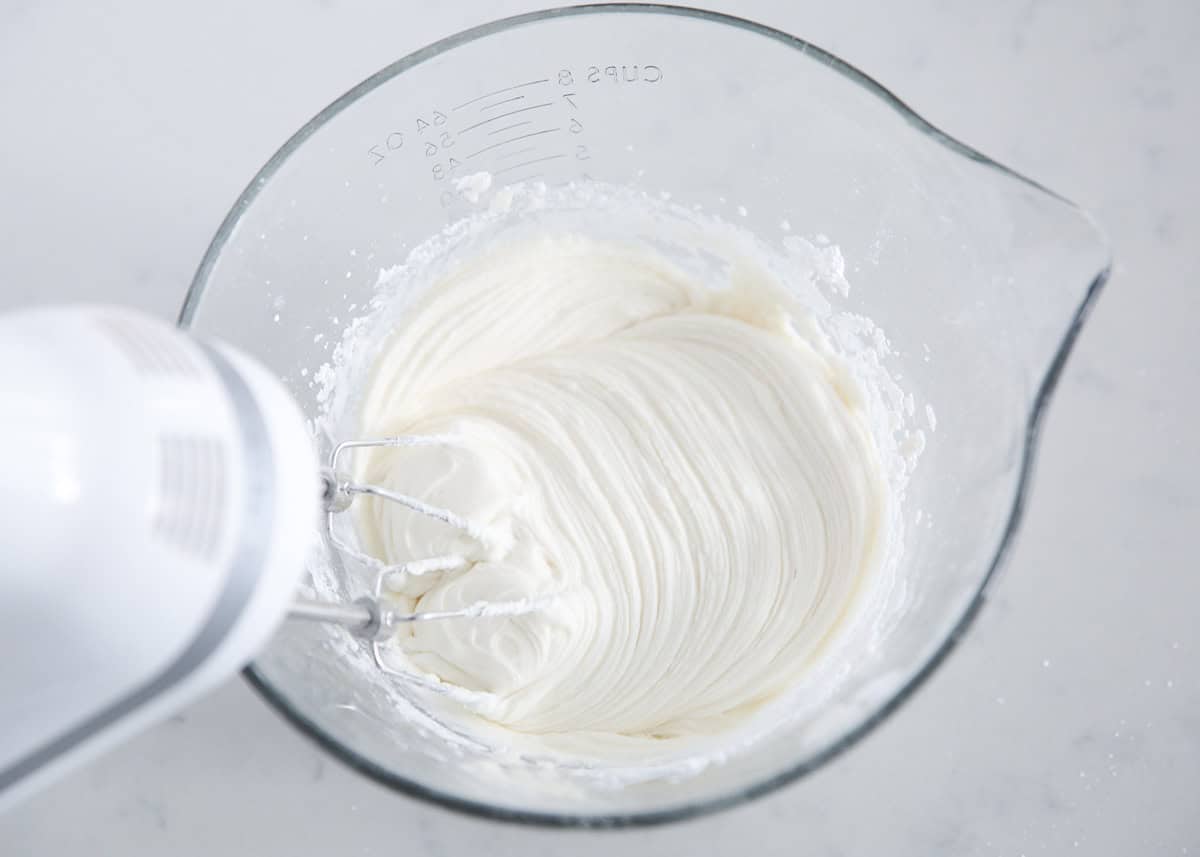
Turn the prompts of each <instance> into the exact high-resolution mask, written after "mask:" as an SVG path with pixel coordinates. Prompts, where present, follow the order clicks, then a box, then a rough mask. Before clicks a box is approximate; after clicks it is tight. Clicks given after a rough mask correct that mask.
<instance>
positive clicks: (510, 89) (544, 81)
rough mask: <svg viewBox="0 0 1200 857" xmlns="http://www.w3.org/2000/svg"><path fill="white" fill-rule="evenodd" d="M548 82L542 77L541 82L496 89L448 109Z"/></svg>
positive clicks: (459, 107)
mask: <svg viewBox="0 0 1200 857" xmlns="http://www.w3.org/2000/svg"><path fill="white" fill-rule="evenodd" d="M549 82H550V78H548V77H544V78H542V79H541V80H531V81H529V82H528V83H518V84H516V85H515V86H506V87H504V88H503V89H497V90H494V91H492V92H488V93H485V94H484V95H477V96H476V97H474V98H472V99H471V100H470V101H464V102H463V103H462V104H460V105H458V106H457V107H452V108H450V109H451V110H462V109H463V108H464V107H467V106H468V105H471V104H474V103H475V102H476V101H483V100H484V99H485V98H491V97H492V96H493V95H500V94H501V93H504V92H512V91H513V90H514V89H524V88H525V87H527V86H537V85H538V84H539V83H549Z"/></svg>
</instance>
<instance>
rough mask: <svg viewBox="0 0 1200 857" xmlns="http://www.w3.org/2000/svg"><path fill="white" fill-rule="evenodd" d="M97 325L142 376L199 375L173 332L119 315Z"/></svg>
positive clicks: (108, 316) (198, 368) (192, 355)
mask: <svg viewBox="0 0 1200 857" xmlns="http://www.w3.org/2000/svg"><path fill="white" fill-rule="evenodd" d="M99 324H100V326H101V327H102V328H103V329H104V331H105V333H107V334H108V336H109V338H110V339H111V340H112V341H113V342H114V343H116V345H117V347H118V348H120V349H121V351H122V352H123V353H124V354H125V356H126V357H127V358H129V362H130V363H132V364H133V366H134V368H136V369H137V370H138V371H139V372H141V373H143V374H146V375H177V376H185V377H196V376H198V375H199V374H200V366H199V364H198V363H197V361H196V356H195V355H194V354H193V353H192V352H191V351H190V350H189V349H188V347H187V346H186V345H184V344H183V343H182V342H180V341H179V338H177V337H176V336H175V335H174V331H171V330H163V329H160V328H159V327H158V326H156V325H154V324H148V323H147V322H145V321H143V320H142V319H139V318H133V317H130V316H122V315H106V316H103V317H102V318H100V319H99Z"/></svg>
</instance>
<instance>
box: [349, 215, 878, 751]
mask: <svg viewBox="0 0 1200 857" xmlns="http://www.w3.org/2000/svg"><path fill="white" fill-rule="evenodd" d="M361 434H362V435H363V436H372V437H378V436H385V435H394V434H416V435H431V436H432V435H436V436H445V437H447V438H449V439H450V442H447V443H435V444H433V445H421V446H413V447H403V448H386V449H376V450H373V451H369V452H365V453H363V454H360V456H359V458H358V474H357V475H358V476H360V477H361V478H364V479H366V480H369V481H372V482H374V483H376V484H379V485H383V486H385V487H387V488H390V489H392V490H395V491H401V492H404V493H407V494H410V495H413V496H416V497H419V498H421V499H422V500H423V501H426V502H428V503H431V504H435V505H439V506H443V507H446V508H448V509H452V510H454V511H455V512H456V513H457V514H459V515H461V516H464V517H465V518H467V519H468V520H469V521H470V522H471V527H472V529H473V531H474V532H473V534H467V533H465V532H463V531H461V530H456V529H453V528H451V527H448V526H447V525H446V524H444V523H441V522H439V521H436V520H434V519H432V518H429V517H427V516H423V515H420V514H417V513H413V512H410V511H407V510H405V509H403V508H402V507H400V506H398V505H396V504H394V503H389V502H387V501H383V500H378V499H368V498H363V499H362V501H360V502H359V503H357V504H356V509H357V512H356V515H357V517H356V524H357V530H358V534H359V537H360V540H361V542H362V545H363V547H364V548H365V549H366V550H367V551H368V552H370V553H372V554H374V555H376V556H378V557H380V558H382V559H384V560H385V561H387V562H389V563H403V562H409V561H413V560H423V559H426V558H430V557H434V558H439V557H454V558H459V559H461V561H462V562H461V564H460V566H459V567H458V568H455V569H453V570H449V571H447V570H436V569H431V568H430V567H429V566H435V567H436V566H437V565H443V564H445V563H437V562H435V563H429V564H427V565H426V567H421V566H417V567H416V569H415V570H416V571H418V572H421V573H410V574H407V575H405V576H404V579H403V580H402V581H400V582H399V585H398V586H397V596H396V597H397V599H398V601H399V602H400V606H401V607H402V608H403V609H415V610H419V611H443V610H458V609H464V608H470V609H472V610H474V611H475V612H476V613H478V612H479V611H478V610H477V609H476V608H475V605H477V604H479V603H481V602H491V603H496V604H498V605H500V607H499V608H498V609H497V611H496V612H497V613H498V614H499V615H488V616H483V617H480V616H473V617H471V618H461V619H445V620H439V621H429V622H423V623H415V624H412V625H408V626H405V627H404V628H402V629H401V631H400V632H399V634H398V636H397V638H396V640H395V649H394V652H393V654H394V656H395V658H396V659H397V663H399V664H402V665H404V666H405V667H406V668H409V669H413V670H415V671H418V672H421V673H425V674H427V675H428V676H431V677H434V678H436V679H437V680H438V681H439V682H440V683H441V684H442V685H443V686H445V687H447V688H450V689H452V690H453V691H454V694H453V696H454V698H455V699H456V700H459V701H460V702H461V703H462V704H463V705H465V706H466V707H467V708H469V709H470V710H472V711H474V712H475V713H477V714H478V715H480V716H482V717H484V718H486V719H487V720H489V721H492V722H493V723H496V724H499V725H501V726H503V727H507V728H508V729H510V730H514V731H515V732H519V733H527V734H531V735H547V736H549V735H553V736H554V738H555V740H556V741H558V743H559V746H561V745H562V739H564V737H565V738H567V739H569V741H568V744H570V746H572V747H573V748H574V749H576V750H578V751H579V752H582V753H585V754H587V753H589V752H591V753H592V754H593V755H596V754H601V755H602V752H603V751H602V748H603V747H604V746H606V742H611V741H612V740H614V736H619V737H620V739H622V740H623V739H624V738H634V739H645V738H653V739H662V738H674V737H685V736H696V735H706V734H712V733H716V732H719V731H722V730H724V729H726V728H729V727H731V726H733V725H735V724H737V723H739V722H741V721H742V719H743V718H744V717H745V716H746V715H747V714H749V713H750V712H752V711H754V710H755V709H756V708H757V707H759V706H760V705H761V704H762V703H764V702H766V701H768V700H770V699H772V698H774V697H776V696H778V695H779V694H781V693H782V692H784V691H786V690H787V689H788V688H789V687H792V686H794V685H795V684H796V683H797V682H798V680H799V679H800V678H801V677H802V676H803V675H804V674H805V672H806V671H807V670H809V669H811V667H812V666H813V664H814V662H815V661H816V660H817V659H818V657H819V655H820V654H821V652H822V648H823V647H825V646H827V645H828V644H829V642H830V641H831V640H832V639H833V638H834V637H835V636H836V635H837V632H838V631H839V630H840V629H842V628H844V627H845V626H846V625H847V624H848V622H849V619H850V616H851V614H852V613H853V609H852V608H853V607H854V605H855V603H856V601H857V600H858V599H856V595H858V594H859V593H860V592H861V591H862V589H863V588H864V583H865V582H867V581H869V580H871V579H872V577H873V575H874V573H875V572H876V570H877V566H878V565H879V561H880V558H881V553H882V551H883V545H884V542H885V537H886V532H885V530H886V528H887V526H888V517H887V504H888V487H887V481H886V477H885V474H884V472H883V467H882V465H881V464H880V455H879V453H878V450H877V449H876V448H875V444H874V440H873V438H872V435H871V432H870V430H869V427H868V423H867V417H866V413H865V404H864V398H863V396H862V395H861V391H860V389H859V388H858V386H857V382H856V381H855V380H854V379H853V378H852V377H851V375H850V374H849V372H848V371H847V370H846V369H845V368H844V367H843V366H842V364H841V362H840V360H839V359H838V357H837V356H836V355H835V354H834V353H833V351H832V350H831V349H830V347H829V346H828V344H827V342H826V340H825V339H824V337H823V335H822V334H821V332H820V331H819V329H818V328H817V326H816V324H815V323H814V322H812V321H811V320H810V319H809V318H808V316H807V314H806V312H805V311H804V309H803V308H802V307H801V306H799V305H798V304H797V303H796V302H795V301H794V300H793V299H792V298H791V297H790V296H789V295H788V294H787V293H786V292H785V291H784V290H783V289H782V288H780V287H778V286H777V285H776V284H775V283H773V282H772V281H771V279H770V277H769V276H768V275H767V274H765V273H763V272H761V271H759V270H757V269H754V268H751V267H748V266H735V267H734V270H733V272H732V274H731V275H730V277H729V282H727V283H723V284H720V286H719V287H716V288H714V284H706V283H701V282H697V281H696V280H695V279H692V278H690V277H689V276H688V275H686V274H684V273H683V272H682V271H681V270H680V269H677V268H675V267H674V266H673V265H672V264H670V263H669V262H667V261H666V260H665V259H664V258H663V257H661V256H660V255H658V254H656V253H655V252H653V251H651V250H649V249H646V248H643V247H640V246H635V245H633V244H618V243H606V242H600V241H595V240H592V239H585V238H582V237H569V236H568V237H563V236H559V237H545V238H540V239H532V240H526V241H523V242H519V243H508V244H502V245H501V246H499V247H498V248H493V249H492V250H490V251H488V252H487V253H485V254H484V255H482V256H481V257H477V258H475V259H474V260H473V261H470V262H468V263H467V264H464V265H461V266H460V267H458V268H457V269H455V270H454V271H452V272H451V273H450V274H449V275H448V276H446V277H444V278H443V279H442V280H441V281H440V282H438V283H436V284H435V285H434V286H432V287H431V288H430V289H429V290H428V291H427V292H426V293H425V294H424V295H422V296H421V297H420V299H419V300H418V301H417V302H416V303H415V304H414V305H412V306H411V307H409V308H408V309H407V311H406V312H405V313H404V315H403V317H402V318H401V319H400V321H399V323H398V324H397V326H396V329H395V332H394V333H393V334H392V335H391V337H390V338H389V339H388V340H387V342H386V343H385V345H384V346H383V347H382V350H381V351H380V354H379V357H378V359H377V361H376V363H375V365H374V367H373V370H372V373H371V377H370V379H369V382H368V384H367V386H366V389H365V393H364V397H363V406H362V411H361Z"/></svg>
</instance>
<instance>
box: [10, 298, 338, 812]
mask: <svg viewBox="0 0 1200 857" xmlns="http://www.w3.org/2000/svg"><path fill="white" fill-rule="evenodd" d="M0 436H2V437H3V439H4V452H5V462H4V471H5V473H6V475H7V477H8V478H7V490H6V491H4V492H2V498H3V499H0V530H2V532H3V538H2V539H0V650H2V651H3V652H4V656H3V658H2V659H0V807H2V806H3V805H5V804H7V803H10V802H12V801H13V800H15V799H16V798H17V797H18V796H19V795H21V794H24V793H25V792H27V791H28V790H30V789H32V788H34V787H35V786H36V785H38V784H39V783H41V782H45V781H46V780H49V779H51V778H52V777H53V776H54V775H55V774H56V773H59V772H62V771H64V770H67V769H69V768H70V767H72V766H74V765H76V764H78V763H79V762H80V761H82V760H84V759H86V758H89V757H90V756H92V755H94V754H95V753H97V752H99V751H100V750H102V749H104V748H105V747H107V746H109V745H111V744H112V743H114V742H116V741H118V740H120V739H121V738H123V737H125V736H128V735H129V734H131V733H133V732H134V731H136V730H138V729H139V728H142V727H144V726H146V725H149V724H150V723H153V722H154V721H156V720H158V719H161V718H163V717H165V716H166V715H167V714H169V713H170V712H171V711H173V710H175V709H177V708H178V707H180V706H181V705H183V704H184V703H185V702H187V701H188V700H190V699H192V698H194V697H196V696H198V695H199V694H200V693H202V692H203V691H205V690H207V689H208V688H211V687H212V686H213V685H215V684H216V683H218V682H219V681H220V680H222V679H224V678H226V677H227V676H229V675H230V674H232V673H233V672H235V671H236V670H238V669H239V668H240V667H242V666H243V665H244V664H245V663H246V662H247V661H249V660H250V658H251V657H252V656H253V654H254V653H255V652H256V651H257V650H258V648H259V647H260V646H262V645H263V644H264V643H265V642H266V640H267V638H268V636H269V635H270V633H271V631H272V629H273V628H274V626H275V625H276V623H277V622H278V621H279V620H280V619H281V618H282V617H283V615H284V613H285V611H286V609H287V607H288V605H289V603H290V602H291V599H292V596H293V595H294V593H295V588H296V584H297V581H298V579H299V577H300V575H301V573H302V569H303V559H304V555H305V552H306V551H307V550H308V548H309V546H310V543H311V542H310V538H311V536H312V534H313V533H314V532H315V527H314V524H315V522H316V520H317V512H318V496H319V482H318V476H317V473H318V469H317V467H316V465H315V460H314V451H313V449H312V444H311V440H310V436H309V434H308V432H307V430H306V429H305V426H304V422H303V418H302V417H301V415H300V413H299V411H298V409H297V408H296V406H295V404H294V403H293V402H292V401H291V400H290V398H289V396H288V395H287V393H286V392H285V391H284V389H283V388H282V386H281V385H280V384H279V383H278V382H277V381H276V380H275V379H274V378H272V377H270V375H269V374H268V373H267V372H266V370H264V369H263V368H261V367H260V366H258V365H257V364H256V363H254V362H253V361H251V360H250V359H249V358H247V357H245V356H244V355H241V354H239V353H237V352H235V351H233V350H232V349H229V348H226V347H223V346H217V345H209V344H205V343H202V342H198V341H196V340H194V339H191V338H189V337H188V336H187V335H186V334H184V333H182V332H180V331H178V330H176V329H174V328H172V327H170V326H169V325H166V324H164V323H162V322H159V321H155V320H152V319H149V318H146V317H143V316H140V315H137V314H134V313H130V312H126V311H121V310H115V309H108V308H101V307H91V308H71V309H42V310H33V311H25V312H19V313H14V314H11V315H8V316H4V317H0Z"/></svg>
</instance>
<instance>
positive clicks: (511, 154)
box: [496, 146, 537, 161]
mask: <svg viewBox="0 0 1200 857" xmlns="http://www.w3.org/2000/svg"><path fill="white" fill-rule="evenodd" d="M536 151H537V146H526V147H525V148H524V149H517V150H515V151H512V152H505V153H504V154H503V155H497V156H496V160H497V161H505V160H508V159H509V158H519V157H520V156H521V155H528V154H529V153H530V152H536Z"/></svg>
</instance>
